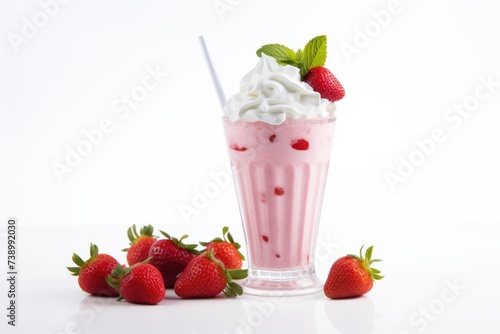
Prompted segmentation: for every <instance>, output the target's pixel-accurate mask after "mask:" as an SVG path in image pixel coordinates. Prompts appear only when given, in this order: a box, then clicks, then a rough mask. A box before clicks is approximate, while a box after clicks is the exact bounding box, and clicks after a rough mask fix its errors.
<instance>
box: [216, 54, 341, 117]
mask: <svg viewBox="0 0 500 334" xmlns="http://www.w3.org/2000/svg"><path fill="white" fill-rule="evenodd" d="M223 111H224V115H226V116H228V117H229V119H230V120H231V121H233V122H234V121H238V120H242V121H248V122H256V121H262V122H266V123H269V124H273V125H279V124H281V123H283V122H284V121H285V119H287V118H320V117H328V116H331V115H333V113H334V112H335V104H334V103H332V102H330V101H329V100H327V99H322V98H321V95H320V94H319V93H318V92H315V91H314V90H313V89H312V88H311V86H309V84H307V83H306V82H303V81H301V80H300V73H299V69H298V68H297V67H295V66H291V65H285V66H283V65H280V64H278V62H277V61H276V59H274V58H272V57H269V56H266V55H265V54H262V57H261V59H260V61H259V63H258V64H257V66H255V68H253V69H252V70H251V71H250V72H249V73H248V74H246V75H245V76H244V77H243V79H242V80H241V83H240V92H239V93H237V94H234V95H233V96H231V97H230V98H229V99H228V101H227V102H226V105H225V106H224V110H223Z"/></svg>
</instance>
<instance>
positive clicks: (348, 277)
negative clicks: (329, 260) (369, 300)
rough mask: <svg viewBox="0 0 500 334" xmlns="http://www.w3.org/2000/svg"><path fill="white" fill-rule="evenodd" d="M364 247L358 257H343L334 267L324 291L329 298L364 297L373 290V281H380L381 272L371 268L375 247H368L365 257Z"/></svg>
mask: <svg viewBox="0 0 500 334" xmlns="http://www.w3.org/2000/svg"><path fill="white" fill-rule="evenodd" d="M362 252H363V247H361V249H360V251H359V256H358V255H352V254H350V255H347V256H343V257H341V258H340V259H338V260H337V261H335V263H334V264H333V265H332V268H331V269H330V273H329V274H328V278H327V280H326V283H325V286H324V287H323V291H324V292H325V295H326V296H327V297H329V298H333V299H339V298H349V297H357V296H361V295H364V294H365V293H367V292H368V291H370V290H371V288H372V286H373V280H380V279H382V278H383V277H384V276H380V270H378V269H375V268H371V267H370V265H371V264H372V263H373V262H378V261H380V260H372V259H371V257H372V252H373V246H370V247H368V249H367V250H366V252H365V256H364V257H363V254H362Z"/></svg>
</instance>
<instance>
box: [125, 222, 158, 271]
mask: <svg viewBox="0 0 500 334" xmlns="http://www.w3.org/2000/svg"><path fill="white" fill-rule="evenodd" d="M153 231H154V227H153V226H152V225H148V226H144V227H143V228H141V230H140V231H139V233H137V230H136V228H135V224H134V225H132V227H129V229H128V230H127V236H128V238H129V240H130V247H129V248H124V249H122V251H124V252H127V262H128V265H129V266H132V265H134V264H136V263H139V262H142V261H144V260H146V259H147V258H148V256H149V248H151V245H152V244H154V243H155V241H156V238H155V237H153Z"/></svg>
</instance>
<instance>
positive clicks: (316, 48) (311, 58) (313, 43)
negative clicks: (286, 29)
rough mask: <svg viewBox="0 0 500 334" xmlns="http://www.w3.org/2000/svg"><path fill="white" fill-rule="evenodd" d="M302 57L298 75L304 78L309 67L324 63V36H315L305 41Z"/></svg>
mask: <svg viewBox="0 0 500 334" xmlns="http://www.w3.org/2000/svg"><path fill="white" fill-rule="evenodd" d="M302 58H303V59H302V62H303V66H302V67H300V75H301V76H302V78H304V76H305V75H306V74H307V72H308V71H309V70H310V69H311V68H313V67H317V66H323V65H325V62H326V36H325V35H321V36H317V37H314V38H313V39H311V40H310V41H309V42H307V44H306V46H305V47H304V51H303V55H302Z"/></svg>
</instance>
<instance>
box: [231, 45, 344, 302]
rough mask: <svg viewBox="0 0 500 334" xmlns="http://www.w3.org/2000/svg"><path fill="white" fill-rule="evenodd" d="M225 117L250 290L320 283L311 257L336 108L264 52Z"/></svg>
mask: <svg viewBox="0 0 500 334" xmlns="http://www.w3.org/2000/svg"><path fill="white" fill-rule="evenodd" d="M240 88H241V89H240V93H238V94H235V95H233V96H232V97H231V98H230V99H229V100H228V101H227V103H226V106H225V109H224V111H225V117H224V118H223V125H224V131H225V134H226V141H227V145H228V151H229V157H230V160H231V165H232V169H233V176H234V181H235V186H236V192H237V196H238V200H239V206H240V212H241V217H242V221H243V227H244V231H245V237H246V244H247V257H248V267H249V277H248V279H247V281H246V282H245V283H244V284H243V285H244V289H245V290H244V291H245V293H250V294H257V295H276V294H279V295H282V294H285V295H293V294H303V293H310V292H313V291H317V290H318V289H321V282H319V280H318V279H317V278H316V276H315V267H314V255H315V247H316V239H317V233H318V226H319V219H320V214H321V206H322V201H323V193H324V189H325V184H326V177H327V173H328V166H329V159H330V152H331V147H332V140H333V134H334V129H335V115H334V112H335V107H334V104H333V103H332V102H330V101H328V100H326V99H322V98H321V96H320V94H319V93H317V92H315V91H313V90H312V88H311V87H310V86H309V85H308V84H307V83H305V82H303V81H301V78H300V74H299V69H298V68H297V67H294V66H290V65H286V66H284V65H280V64H278V63H277V61H276V60H275V59H274V58H272V57H268V56H266V55H265V54H262V56H261V60H260V61H259V63H258V64H257V66H256V67H255V68H254V69H253V70H252V71H251V72H250V73H248V74H247V75H246V76H245V77H244V78H243V79H242V82H241V85H240Z"/></svg>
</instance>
